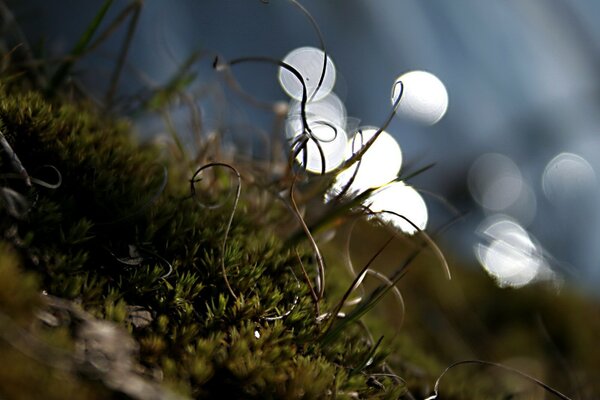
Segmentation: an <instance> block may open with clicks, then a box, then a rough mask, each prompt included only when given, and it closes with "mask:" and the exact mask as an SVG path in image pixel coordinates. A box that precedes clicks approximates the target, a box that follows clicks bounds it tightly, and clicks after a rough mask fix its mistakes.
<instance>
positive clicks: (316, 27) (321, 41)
mask: <svg viewBox="0 0 600 400" xmlns="http://www.w3.org/2000/svg"><path fill="white" fill-rule="evenodd" d="M290 2H291V3H292V4H293V5H295V6H296V7H297V8H298V9H299V10H300V11H302V13H303V14H304V15H305V16H306V18H307V19H308V21H309V22H310V24H311V25H312V27H313V28H314V30H315V33H316V34H317V38H318V39H319V45H320V47H321V50H322V51H323V69H322V70H321V76H320V77H319V82H318V83H317V87H316V88H315V91H314V92H313V93H312V94H311V96H310V98H309V99H308V101H311V100H312V99H313V98H314V97H315V96H316V94H317V92H318V91H319V89H321V85H323V80H324V79H325V73H326V72H327V49H326V47H325V40H324V39H323V33H322V32H321V29H320V28H319V24H317V21H316V20H315V18H314V17H313V16H312V14H311V13H310V12H309V11H308V10H307V9H306V7H304V6H303V5H302V4H300V2H298V1H296V0H290Z"/></svg>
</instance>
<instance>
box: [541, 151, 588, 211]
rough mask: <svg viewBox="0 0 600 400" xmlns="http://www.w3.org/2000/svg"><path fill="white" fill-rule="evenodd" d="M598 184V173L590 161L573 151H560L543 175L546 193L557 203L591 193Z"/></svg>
mask: <svg viewBox="0 0 600 400" xmlns="http://www.w3.org/2000/svg"><path fill="white" fill-rule="evenodd" d="M596 185H597V180H596V173H595V172H594V169H593V168H592V166H591V165H590V163H589V162H587V160H586V159H584V158H583V157H581V156H578V155H576V154H573V153H560V154H559V155H557V156H556V157H554V158H553V159H552V160H550V162H549V163H548V165H546V168H545V169H544V173H543V176H542V189H543V191H544V194H545V195H546V197H547V198H548V200H550V201H551V202H553V203H555V204H564V203H565V202H571V201H573V200H575V199H577V198H581V196H585V195H589V194H590V192H591V190H592V189H594V188H595V187H596Z"/></svg>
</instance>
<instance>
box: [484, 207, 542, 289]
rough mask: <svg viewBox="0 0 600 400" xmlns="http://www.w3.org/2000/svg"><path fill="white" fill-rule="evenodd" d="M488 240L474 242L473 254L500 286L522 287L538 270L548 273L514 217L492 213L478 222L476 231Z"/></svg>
mask: <svg viewBox="0 0 600 400" xmlns="http://www.w3.org/2000/svg"><path fill="white" fill-rule="evenodd" d="M479 233H480V234H481V235H482V236H483V237H484V238H485V240H486V242H487V243H488V244H483V243H479V244H477V245H476V246H475V255H476V257H477V259H478V260H479V262H480V264H481V266H482V267H483V268H484V269H485V271H486V272H487V273H488V274H489V275H490V276H492V277H493V278H494V279H495V280H496V283H497V284H498V286H500V287H514V288H519V287H523V286H525V285H527V284H529V283H531V282H533V281H534V279H535V278H537V277H539V276H540V275H541V274H542V273H545V274H546V275H547V274H552V273H551V271H550V270H549V268H548V267H547V266H546V262H545V260H544V257H543V256H542V251H541V250H540V249H539V248H538V246H537V245H536V244H535V243H534V242H533V240H532V239H531V237H530V236H529V234H528V233H527V232H526V231H525V229H523V228H522V227H521V226H520V225H519V224H517V223H516V222H515V221H513V220H511V219H509V218H507V217H504V216H496V217H493V218H490V219H489V220H487V221H486V222H484V223H483V224H482V227H481V228H480V232H479Z"/></svg>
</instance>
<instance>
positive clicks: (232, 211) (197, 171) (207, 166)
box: [190, 162, 242, 300]
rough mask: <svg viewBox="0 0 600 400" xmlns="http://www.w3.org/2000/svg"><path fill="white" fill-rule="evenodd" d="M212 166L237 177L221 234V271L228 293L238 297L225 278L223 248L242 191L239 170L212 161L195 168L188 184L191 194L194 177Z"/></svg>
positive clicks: (193, 189)
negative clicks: (230, 205) (230, 206)
mask: <svg viewBox="0 0 600 400" xmlns="http://www.w3.org/2000/svg"><path fill="white" fill-rule="evenodd" d="M213 167H225V168H228V169H229V170H231V171H232V172H233V173H234V174H235V176H236V179H237V188H236V192H235V198H234V200H233V207H232V210H231V214H230V215H229V220H228V221H227V226H226V228H225V235H223V244H222V246H221V273H222V274H223V279H224V280H225V285H226V286H227V289H228V290H229V293H231V295H232V296H233V298H234V299H236V300H237V299H238V296H237V295H236V294H235V292H234V291H233V288H232V287H231V284H230V283H229V279H228V278H227V271H226V269H225V250H226V246H227V239H228V237H229V231H230V229H231V224H232V223H233V217H234V215H235V212H236V211H237V206H238V202H239V200H240V196H241V193H242V177H241V175H240V173H239V171H238V170H237V169H235V167H233V166H231V165H229V164H227V163H222V162H213V163H210V164H206V165H204V166H202V167H200V168H198V169H197V170H196V172H194V175H193V176H192V179H190V185H191V191H192V196H193V195H194V193H195V190H196V189H195V187H194V182H196V180H195V179H196V177H197V176H198V175H199V174H200V173H202V171H204V170H205V169H207V168H213Z"/></svg>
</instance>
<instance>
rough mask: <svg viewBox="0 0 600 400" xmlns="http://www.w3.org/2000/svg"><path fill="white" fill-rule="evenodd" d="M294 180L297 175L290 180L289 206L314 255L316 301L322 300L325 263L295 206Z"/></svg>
mask: <svg viewBox="0 0 600 400" xmlns="http://www.w3.org/2000/svg"><path fill="white" fill-rule="evenodd" d="M296 178H297V175H294V178H293V179H292V185H291V186H290V204H291V205H292V210H293V212H294V215H295V216H296V218H297V219H298V222H299V223H300V225H301V226H302V229H303V230H304V233H305V234H306V237H307V238H308V241H309V243H310V245H311V247H312V249H313V252H314V255H315V261H316V265H317V285H316V286H317V290H316V292H317V299H318V300H321V299H322V298H323V294H324V292H325V261H324V260H323V256H322V255H321V251H320V250H319V246H318V245H317V242H316V241H315V239H314V237H313V236H312V233H311V232H310V229H308V226H307V225H306V222H305V221H304V218H302V215H301V213H300V210H299V209H298V205H297V204H296V199H295V198H294V189H295V186H296Z"/></svg>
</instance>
